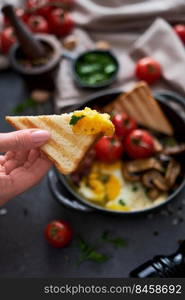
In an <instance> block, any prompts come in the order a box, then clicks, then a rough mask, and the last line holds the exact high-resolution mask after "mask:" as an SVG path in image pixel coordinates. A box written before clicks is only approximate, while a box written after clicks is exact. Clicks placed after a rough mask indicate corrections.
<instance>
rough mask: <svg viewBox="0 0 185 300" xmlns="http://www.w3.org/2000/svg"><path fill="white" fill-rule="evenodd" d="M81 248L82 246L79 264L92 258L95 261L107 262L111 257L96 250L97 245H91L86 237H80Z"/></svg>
mask: <svg viewBox="0 0 185 300" xmlns="http://www.w3.org/2000/svg"><path fill="white" fill-rule="evenodd" d="M79 248H80V251H81V253H80V259H79V264H81V263H82V262H84V261H87V260H90V261H95V262H99V263H102V262H105V261H107V260H108V259H109V257H108V256H107V255H105V254H103V253H100V252H98V251H97V250H96V247H94V246H91V245H89V244H88V243H87V242H86V241H85V240H84V239H82V238H80V239H79Z"/></svg>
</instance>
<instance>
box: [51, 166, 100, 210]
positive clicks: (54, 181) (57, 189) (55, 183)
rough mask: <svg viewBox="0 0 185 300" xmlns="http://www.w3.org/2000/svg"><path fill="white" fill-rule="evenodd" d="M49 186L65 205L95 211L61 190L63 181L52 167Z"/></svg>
mask: <svg viewBox="0 0 185 300" xmlns="http://www.w3.org/2000/svg"><path fill="white" fill-rule="evenodd" d="M48 181H49V187H50V190H51V192H52V193H53V195H54V196H55V198H56V199H57V200H58V201H59V202H60V203H61V204H63V205H64V206H65V207H67V208H70V209H74V210H78V211H80V212H94V209H92V208H90V207H88V206H85V205H83V204H81V203H79V202H78V201H77V200H70V199H68V198H67V197H66V196H65V195H64V194H63V191H62V190H61V183H60V182H59V180H58V177H57V174H56V172H55V171H54V170H53V169H51V170H50V171H49V173H48Z"/></svg>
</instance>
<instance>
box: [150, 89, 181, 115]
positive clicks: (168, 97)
mask: <svg viewBox="0 0 185 300" xmlns="http://www.w3.org/2000/svg"><path fill="white" fill-rule="evenodd" d="M155 97H156V98H158V99H159V100H160V99H161V100H162V101H164V102H166V103H167V102H169V105H170V102H173V103H174V108H176V109H177V110H178V111H179V114H180V115H181V117H182V118H183V119H185V98H184V97H183V96H181V95H179V94H178V93H176V92H172V91H168V90H159V91H158V92H156V93H154V98H155ZM175 104H176V106H175ZM181 109H182V110H181Z"/></svg>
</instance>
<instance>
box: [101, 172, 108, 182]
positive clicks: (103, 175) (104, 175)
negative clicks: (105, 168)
mask: <svg viewBox="0 0 185 300" xmlns="http://www.w3.org/2000/svg"><path fill="white" fill-rule="evenodd" d="M109 178H110V175H108V174H101V175H100V180H101V181H102V182H103V183H107V182H108V181H109Z"/></svg>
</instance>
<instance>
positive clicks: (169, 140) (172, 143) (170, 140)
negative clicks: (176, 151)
mask: <svg viewBox="0 0 185 300" xmlns="http://www.w3.org/2000/svg"><path fill="white" fill-rule="evenodd" d="M163 144H164V145H165V146H167V147H175V146H176V145H177V141H176V139H175V138H174V137H166V138H164V139H163Z"/></svg>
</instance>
